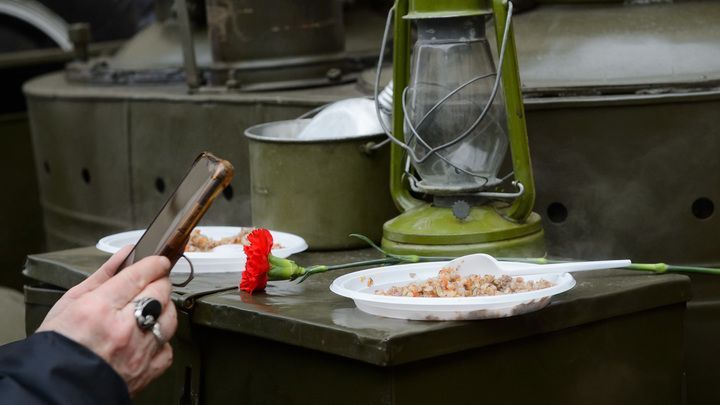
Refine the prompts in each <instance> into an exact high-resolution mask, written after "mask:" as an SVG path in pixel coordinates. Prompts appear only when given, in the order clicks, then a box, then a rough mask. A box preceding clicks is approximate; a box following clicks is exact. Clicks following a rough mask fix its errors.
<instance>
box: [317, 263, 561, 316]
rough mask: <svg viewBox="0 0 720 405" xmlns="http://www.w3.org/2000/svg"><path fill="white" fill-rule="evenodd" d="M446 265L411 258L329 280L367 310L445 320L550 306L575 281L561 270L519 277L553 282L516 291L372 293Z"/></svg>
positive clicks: (423, 276) (334, 289) (419, 278)
mask: <svg viewBox="0 0 720 405" xmlns="http://www.w3.org/2000/svg"><path fill="white" fill-rule="evenodd" d="M445 264H447V262H434V263H413V264H402V265H397V266H387V267H377V268H372V269H368V270H361V271H356V272H353V273H350V274H346V275H344V276H341V277H338V278H336V279H335V281H333V283H332V285H330V290H331V291H332V292H334V293H336V294H338V295H341V296H343V297H347V298H350V299H352V300H353V301H355V305H356V306H357V307H358V309H360V310H361V311H363V312H367V313H369V314H373V315H379V316H384V317H389V318H399V319H414V320H428V321H449V320H463V319H490V318H503V317H508V316H514V315H519V314H524V313H527V312H532V311H537V310H539V309H541V308H544V307H545V306H546V305H548V304H549V303H550V299H551V297H552V296H553V295H556V294H559V293H561V292H564V291H567V290H569V289H571V288H573V287H574V286H575V279H574V278H573V276H572V275H570V274H569V273H561V274H552V275H541V276H527V277H523V278H524V279H526V280H539V279H541V278H544V279H545V280H548V281H550V282H552V283H553V284H554V285H553V286H552V287H549V288H544V289H542V290H535V291H529V292H522V293H515V294H506V295H495V296H482V297H460V298H444V297H443V298H422V297H393V296H385V295H377V294H375V291H377V290H385V289H388V288H390V287H392V286H402V285H407V284H409V283H411V282H421V281H423V280H426V279H428V278H430V277H435V276H437V275H438V271H439V270H440V269H441V268H442V267H443V266H444V265H445ZM502 265H503V266H504V267H505V266H506V267H507V268H508V269H521V268H529V267H533V266H538V265H535V264H527V263H507V262H502ZM478 274H482V271H478Z"/></svg>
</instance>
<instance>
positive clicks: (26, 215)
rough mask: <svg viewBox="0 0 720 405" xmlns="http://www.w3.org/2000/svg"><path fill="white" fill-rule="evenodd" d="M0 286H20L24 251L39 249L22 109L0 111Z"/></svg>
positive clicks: (40, 234)
mask: <svg viewBox="0 0 720 405" xmlns="http://www.w3.org/2000/svg"><path fill="white" fill-rule="evenodd" d="M0 150H1V151H2V158H0V173H1V176H2V177H1V178H2V181H1V182H0V184H2V190H3V194H4V197H3V198H2V200H0V213H1V214H0V230H1V232H0V286H6V287H11V288H14V289H16V290H20V289H22V285H23V279H22V275H21V273H20V272H21V270H22V266H23V263H24V262H25V256H27V254H28V253H37V252H41V251H43V247H44V244H43V227H42V211H41V209H40V204H39V202H38V198H37V195H38V186H37V181H36V179H35V171H34V169H33V168H34V165H33V153H32V146H31V143H30V128H29V127H28V120H27V115H25V113H14V114H2V115H0Z"/></svg>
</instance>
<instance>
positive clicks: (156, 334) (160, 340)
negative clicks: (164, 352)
mask: <svg viewBox="0 0 720 405" xmlns="http://www.w3.org/2000/svg"><path fill="white" fill-rule="evenodd" d="M152 334H153V336H154V337H155V340H157V342H158V344H159V345H160V346H162V345H164V344H165V338H164V337H163V335H162V332H161V331H160V322H157V321H156V322H155V324H154V325H153V327H152Z"/></svg>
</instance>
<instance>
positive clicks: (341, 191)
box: [245, 120, 397, 250]
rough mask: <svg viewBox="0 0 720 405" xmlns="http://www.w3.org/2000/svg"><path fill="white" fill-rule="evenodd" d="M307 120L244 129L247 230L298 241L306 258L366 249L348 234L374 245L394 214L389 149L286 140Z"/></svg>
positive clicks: (351, 141)
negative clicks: (248, 205)
mask: <svg viewBox="0 0 720 405" xmlns="http://www.w3.org/2000/svg"><path fill="white" fill-rule="evenodd" d="M308 121H309V120H302V121H298V120H292V121H280V122H273V123H267V124H261V125H259V126H255V127H251V128H249V129H248V130H247V131H246V132H245V134H246V136H247V137H248V139H249V141H248V142H249V151H250V152H249V154H250V156H249V158H250V183H251V187H252V189H251V196H252V198H251V207H252V208H251V209H252V224H253V226H258V227H264V228H268V229H273V230H278V231H285V232H290V233H294V234H297V235H302V236H303V238H304V239H305V241H306V242H307V243H308V245H309V246H310V249H312V250H327V249H349V248H355V247H362V246H367V245H366V243H365V242H363V241H362V240H360V239H357V238H351V237H350V236H349V235H350V234H351V233H359V234H362V235H365V236H367V237H369V238H370V239H372V240H375V241H379V240H380V237H381V236H382V224H383V223H384V222H385V221H387V220H388V219H389V218H392V217H393V216H394V215H396V214H397V211H396V209H395V206H394V205H393V202H392V199H391V198H390V195H389V193H388V192H387V190H388V187H389V185H388V175H387V174H388V168H389V162H390V149H389V147H388V146H385V147H381V148H380V149H377V150H374V151H367V150H365V149H364V147H365V146H366V145H367V144H368V143H372V144H375V145H376V144H378V143H380V142H381V141H383V139H384V136H380V135H375V136H364V137H350V138H342V139H337V138H336V139H334V140H333V139H332V138H330V139H329V140H315V141H311V140H298V139H297V138H295V139H293V137H295V136H296V135H297V134H298V133H299V132H300V131H301V130H302V128H304V126H305V125H306V124H307V122H308Z"/></svg>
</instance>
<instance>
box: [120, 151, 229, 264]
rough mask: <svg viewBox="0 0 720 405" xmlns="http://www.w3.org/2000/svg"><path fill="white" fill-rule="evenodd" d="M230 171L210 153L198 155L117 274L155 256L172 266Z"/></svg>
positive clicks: (227, 181)
mask: <svg viewBox="0 0 720 405" xmlns="http://www.w3.org/2000/svg"><path fill="white" fill-rule="evenodd" d="M233 171H234V169H233V166H232V164H230V162H228V161H227V160H223V159H220V158H218V157H216V156H214V155H213V154H212V153H209V152H203V153H201V154H200V155H199V156H198V157H197V158H196V159H195V162H194V163H193V165H192V167H191V168H190V171H188V172H187V174H186V175H185V178H184V179H183V180H182V182H181V183H180V185H179V186H178V187H177V189H176V190H175V191H174V192H173V194H172V195H171V196H170V198H169V199H168V200H167V202H166V203H165V205H164V206H163V207H162V209H161V210H160V212H159V213H158V214H157V216H156V217H155V219H153V221H152V222H151V223H150V226H148V227H147V230H146V231H145V233H144V234H143V235H142V237H140V240H139V241H138V242H137V244H136V245H135V247H134V248H133V250H132V251H131V252H130V254H128V256H127V257H126V258H125V261H124V262H123V263H122V265H121V266H120V268H119V269H118V271H120V270H122V269H123V268H125V267H127V266H129V265H131V264H133V263H135V262H137V261H139V260H141V259H142V258H145V257H147V256H154V255H158V256H165V257H167V258H168V259H169V260H170V263H171V264H172V266H174V265H175V263H176V262H177V261H178V259H180V257H182V255H183V253H184V252H185V245H186V244H187V242H188V240H189V239H190V233H191V232H192V230H193V229H194V228H195V226H196V225H197V224H198V222H200V219H201V218H202V216H203V215H204V214H205V212H206V211H207V209H208V208H209V207H210V204H212V202H213V201H215V198H216V197H217V196H218V194H220V192H221V191H223V189H224V188H225V187H226V186H227V185H228V184H230V180H232V176H233ZM172 266H171V268H172Z"/></svg>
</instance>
